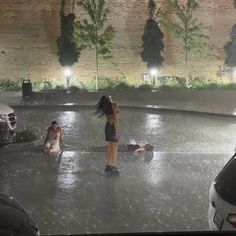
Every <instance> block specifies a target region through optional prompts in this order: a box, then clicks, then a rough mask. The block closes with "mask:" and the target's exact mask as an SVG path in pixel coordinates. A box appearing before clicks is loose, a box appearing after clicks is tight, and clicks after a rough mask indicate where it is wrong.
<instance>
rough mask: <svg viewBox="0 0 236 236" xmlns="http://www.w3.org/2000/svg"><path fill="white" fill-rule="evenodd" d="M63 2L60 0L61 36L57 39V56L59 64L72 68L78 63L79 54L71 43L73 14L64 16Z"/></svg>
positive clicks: (63, 0)
mask: <svg viewBox="0 0 236 236" xmlns="http://www.w3.org/2000/svg"><path fill="white" fill-rule="evenodd" d="M64 7H65V0H61V11H60V17H61V36H60V37H58V38H57V49H58V51H57V55H58V56H59V59H58V60H59V62H60V64H61V65H62V66H63V67H65V66H72V65H73V64H74V63H75V62H77V61H78V58H79V55H80V52H79V51H78V50H77V47H76V44H75V43H74V42H73V32H74V20H75V15H74V13H69V14H68V15H65V13H64Z"/></svg>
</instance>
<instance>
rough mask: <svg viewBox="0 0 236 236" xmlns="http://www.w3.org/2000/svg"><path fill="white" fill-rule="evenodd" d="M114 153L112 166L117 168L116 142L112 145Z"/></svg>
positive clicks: (112, 154)
mask: <svg viewBox="0 0 236 236" xmlns="http://www.w3.org/2000/svg"><path fill="white" fill-rule="evenodd" d="M111 146H112V152H111V165H112V166H116V164H117V149H118V142H114V143H112V144H111Z"/></svg>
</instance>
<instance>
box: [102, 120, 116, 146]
mask: <svg viewBox="0 0 236 236" xmlns="http://www.w3.org/2000/svg"><path fill="white" fill-rule="evenodd" d="M105 140H106V141H107V142H118V140H119V137H118V133H116V130H115V125H114V124H113V123H110V122H106V126H105Z"/></svg>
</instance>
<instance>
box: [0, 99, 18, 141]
mask: <svg viewBox="0 0 236 236" xmlns="http://www.w3.org/2000/svg"><path fill="white" fill-rule="evenodd" d="M15 129H16V115H15V114H14V110H13V109H12V108H11V107H9V106H8V105H6V104H3V103H0V145H5V144H8V143H10V142H12V141H13V139H14V136H15Z"/></svg>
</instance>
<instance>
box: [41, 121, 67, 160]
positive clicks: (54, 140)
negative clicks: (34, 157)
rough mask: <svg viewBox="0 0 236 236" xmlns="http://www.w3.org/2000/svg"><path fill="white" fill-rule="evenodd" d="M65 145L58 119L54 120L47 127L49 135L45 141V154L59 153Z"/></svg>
mask: <svg viewBox="0 0 236 236" xmlns="http://www.w3.org/2000/svg"><path fill="white" fill-rule="evenodd" d="M63 146H64V144H63V142H62V131H61V128H60V127H59V126H58V123H57V121H55V120H54V121H52V123H51V126H50V127H48V129H47V136H46V138H45V141H44V143H43V151H44V153H45V154H48V155H52V154H56V153H59V152H60V151H61V147H63Z"/></svg>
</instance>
